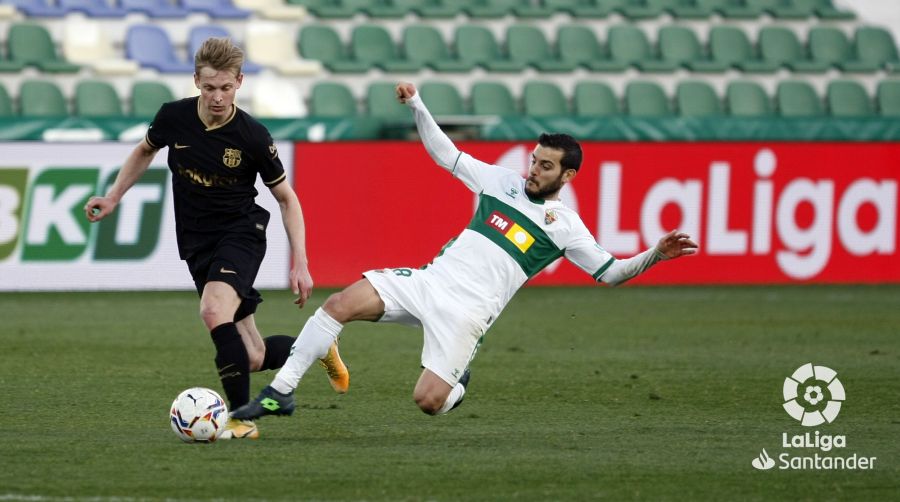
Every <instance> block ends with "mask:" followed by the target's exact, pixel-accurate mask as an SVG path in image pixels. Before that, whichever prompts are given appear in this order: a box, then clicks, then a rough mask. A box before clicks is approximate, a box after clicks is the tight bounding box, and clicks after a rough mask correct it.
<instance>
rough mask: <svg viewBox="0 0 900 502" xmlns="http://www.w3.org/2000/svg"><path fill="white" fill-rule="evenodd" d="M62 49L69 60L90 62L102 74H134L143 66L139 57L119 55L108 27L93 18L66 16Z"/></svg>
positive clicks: (87, 63) (83, 62) (83, 63)
mask: <svg viewBox="0 0 900 502" xmlns="http://www.w3.org/2000/svg"><path fill="white" fill-rule="evenodd" d="M62 52H63V55H64V56H65V57H66V59H67V60H68V61H71V62H73V63H77V64H80V65H84V66H90V67H91V68H93V69H94V71H95V72H97V73H98V74H100V75H134V74H135V73H137V72H138V70H139V69H140V66H139V65H138V64H137V62H136V61H132V60H129V59H122V58H119V57H116V54H115V50H114V49H113V44H112V42H111V41H110V40H109V39H108V38H107V31H106V30H105V29H104V28H103V26H102V25H101V23H98V22H95V21H93V20H90V19H80V18H72V17H70V18H68V19H67V20H66V22H65V25H64V28H63V40H62Z"/></svg>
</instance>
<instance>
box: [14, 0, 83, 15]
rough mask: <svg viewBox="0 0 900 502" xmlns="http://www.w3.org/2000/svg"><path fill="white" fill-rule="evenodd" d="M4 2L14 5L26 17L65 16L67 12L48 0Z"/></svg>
mask: <svg viewBox="0 0 900 502" xmlns="http://www.w3.org/2000/svg"><path fill="white" fill-rule="evenodd" d="M5 3H9V4H12V5H15V6H16V9H18V10H19V11H21V12H22V13H23V14H25V16H26V17H65V16H66V14H67V12H68V11H66V9H64V8H62V7H60V6H58V5H56V4H55V3H50V2H49V1H48V0H6V2H5Z"/></svg>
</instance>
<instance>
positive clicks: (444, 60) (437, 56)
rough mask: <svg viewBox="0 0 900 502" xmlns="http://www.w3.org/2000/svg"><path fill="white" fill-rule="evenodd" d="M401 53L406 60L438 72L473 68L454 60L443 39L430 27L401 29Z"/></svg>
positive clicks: (466, 70) (420, 26)
mask: <svg viewBox="0 0 900 502" xmlns="http://www.w3.org/2000/svg"><path fill="white" fill-rule="evenodd" d="M403 52H404V53H405V54H406V59H408V60H410V61H414V62H417V63H420V64H422V65H425V66H428V67H429V68H431V69H433V70H435V71H439V72H469V71H472V68H474V67H475V64H474V63H472V62H470V61H461V60H459V59H456V58H455V57H454V56H453V55H452V54H451V53H450V49H449V48H448V47H447V44H446V43H444V37H443V36H441V33H440V32H439V31H438V30H437V28H434V27H432V26H426V25H409V26H406V27H405V28H404V29H403Z"/></svg>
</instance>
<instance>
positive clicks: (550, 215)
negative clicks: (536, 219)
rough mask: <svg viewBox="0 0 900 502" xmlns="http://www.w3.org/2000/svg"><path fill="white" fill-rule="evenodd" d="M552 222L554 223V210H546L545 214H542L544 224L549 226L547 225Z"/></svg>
mask: <svg viewBox="0 0 900 502" xmlns="http://www.w3.org/2000/svg"><path fill="white" fill-rule="evenodd" d="M554 221H556V210H555V209H548V210H547V211H546V212H544V223H545V224H547V225H549V224H551V223H553V222H554Z"/></svg>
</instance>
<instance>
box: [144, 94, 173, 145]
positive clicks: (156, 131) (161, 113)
mask: <svg viewBox="0 0 900 502" xmlns="http://www.w3.org/2000/svg"><path fill="white" fill-rule="evenodd" d="M170 109H171V107H170V106H169V105H168V104H164V105H162V106H161V107H159V110H158V111H157V112H156V116H155V117H153V122H151V123H150V128H149V129H147V135H146V136H145V138H146V140H147V143H148V144H149V145H150V146H152V147H153V148H156V149H160V148H163V147H165V146H168V145H169V126H168V122H169V120H168V118H169V114H170V113H169V110H170Z"/></svg>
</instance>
